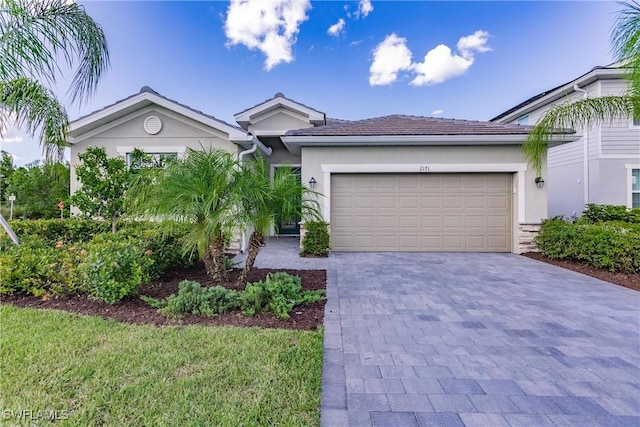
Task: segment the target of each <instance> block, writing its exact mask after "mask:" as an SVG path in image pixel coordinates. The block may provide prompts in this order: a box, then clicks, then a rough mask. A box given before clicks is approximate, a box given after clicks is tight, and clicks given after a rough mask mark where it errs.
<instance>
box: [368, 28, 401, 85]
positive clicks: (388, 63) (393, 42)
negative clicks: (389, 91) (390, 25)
mask: <svg viewBox="0 0 640 427" xmlns="http://www.w3.org/2000/svg"><path fill="white" fill-rule="evenodd" d="M410 68H411V51H410V50H409V48H408V47H407V39H405V38H402V37H398V36H397V35H396V34H395V33H392V34H391V35H388V36H387V37H386V38H385V39H384V40H383V41H382V42H380V43H379V44H378V45H377V46H376V48H375V49H374V51H373V63H372V64H371V67H370V68H369V73H370V74H369V85H371V86H382V85H387V84H391V83H393V82H394V81H396V80H397V78H398V73H399V72H400V71H404V70H409V69H410Z"/></svg>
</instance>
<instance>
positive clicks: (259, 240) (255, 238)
mask: <svg viewBox="0 0 640 427" xmlns="http://www.w3.org/2000/svg"><path fill="white" fill-rule="evenodd" d="M263 246H264V234H262V233H260V232H259V231H254V232H253V233H251V237H249V251H248V253H247V260H246V261H245V262H244V268H243V269H242V273H240V277H238V281H237V282H236V284H237V285H238V286H242V285H243V284H244V282H245V280H247V276H248V275H249V272H250V271H251V269H252V268H253V264H255V262H256V258H257V257H258V253H259V252H260V249H261V248H262V247H263Z"/></svg>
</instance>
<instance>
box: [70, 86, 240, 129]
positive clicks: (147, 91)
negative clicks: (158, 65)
mask: <svg viewBox="0 0 640 427" xmlns="http://www.w3.org/2000/svg"><path fill="white" fill-rule="evenodd" d="M145 92H146V93H151V94H153V95H155V96H157V97H160V98H162V99H164V100H166V101H169V102H171V103H173V104H175V105H178V106H180V107H183V108H186V109H188V110H191V111H193V112H194V113H197V114H201V115H203V116H205V117H207V118H209V119H211V120H215V121H216V122H219V123H221V124H223V125H226V126H229V127H232V128H234V129H238V130H239V131H242V132H245V130H244V129H242V128H241V127H240V126H238V125H235V124H231V123H227V122H225V121H224V120H220V119H218V118H216V117H214V116H212V115H210V114H207V113H204V112H202V111H200V110H196V109H195V108H192V107H189V106H188V105H185V104H181V103H180V102H178V101H175V100H173V99H170V98H167V97H166V96H163V95H161V94H159V93H158V92H156V91H155V90H153V89H151V88H150V87H149V86H142V88H140V92H138V93H134V94H133V95H130V96H127V97H126V98H123V99H120V100H118V101H116V102H114V103H113V104H109V105H107V106H105V107H103V108H100V109H99V110H95V111H92V112H90V113H89V114H85V115H84V116H81V117H78V118H77V119H75V120H73V121H74V122H76V121H79V120H82V119H84V118H86V117H89V116H92V115H94V114H96V113H99V112H101V111H104V110H106V109H107V108H111V107H113V106H114V105H118V104H120V103H121V102H124V101H127V100H129V99H131V98H134V97H136V96H138V95H140V94H141V93H145Z"/></svg>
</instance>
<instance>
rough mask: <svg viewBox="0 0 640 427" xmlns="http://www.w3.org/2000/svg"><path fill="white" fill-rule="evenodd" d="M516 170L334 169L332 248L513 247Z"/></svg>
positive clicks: (482, 249) (475, 249)
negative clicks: (350, 171) (360, 171)
mask: <svg viewBox="0 0 640 427" xmlns="http://www.w3.org/2000/svg"><path fill="white" fill-rule="evenodd" d="M511 176H512V175H511V174H506V173H467V174H465V173H448V174H390V173H388V174H374V173H370V174H335V175H333V177H332V179H331V193H330V194H331V204H330V206H331V236H332V242H333V250H336V251H473V252H510V251H511V250H512V247H511V246H512V228H513V226H512V219H511V216H512V178H511Z"/></svg>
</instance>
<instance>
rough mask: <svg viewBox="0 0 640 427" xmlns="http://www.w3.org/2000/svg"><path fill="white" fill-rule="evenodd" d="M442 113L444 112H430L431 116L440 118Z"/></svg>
mask: <svg viewBox="0 0 640 427" xmlns="http://www.w3.org/2000/svg"><path fill="white" fill-rule="evenodd" d="M443 113H444V110H433V111H432V112H431V115H432V116H441V115H442V114H443Z"/></svg>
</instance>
